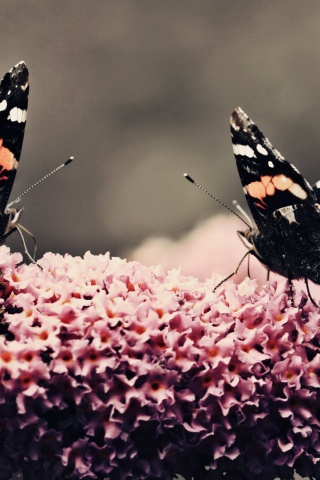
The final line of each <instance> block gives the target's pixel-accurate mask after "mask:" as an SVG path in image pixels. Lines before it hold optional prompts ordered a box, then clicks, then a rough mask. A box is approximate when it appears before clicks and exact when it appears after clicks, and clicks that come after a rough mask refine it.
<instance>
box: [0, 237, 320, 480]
mask: <svg viewBox="0 0 320 480" xmlns="http://www.w3.org/2000/svg"><path fill="white" fill-rule="evenodd" d="M20 260H21V258H20V256H19V255H17V254H14V255H12V254H10V252H9V249H8V248H7V247H5V246H2V247H1V248H0V269H1V278H0V285H1V289H0V304H1V323H0V478H10V477H11V476H12V475H13V474H23V475H24V476H25V478H34V479H40V478H41V479H42V478H46V477H47V476H48V475H49V473H48V472H50V476H52V478H56V479H62V478H63V479H86V480H87V479H90V478H94V479H101V480H102V479H106V478H107V479H109V480H116V479H117V480H118V479H120V480H121V479H123V480H126V479H139V480H140V479H150V480H154V479H165V480H166V479H167V480H169V479H172V477H173V476H174V474H177V473H179V474H181V475H182V476H183V477H185V478H186V479H190V478H192V477H194V478H197V479H203V478H206V479H208V480H209V479H214V480H220V479H221V478H237V479H242V480H249V479H253V480H260V479H275V478H277V477H278V478H282V479H286V478H292V476H293V473H294V471H297V472H298V473H299V474H300V475H302V476H309V477H316V478H319V477H320V461H319V459H320V456H319V449H320V418H319V403H320V381H319V375H320V367H319V359H320V329H319V311H318V309H317V308H316V307H315V306H314V305H313V304H312V303H311V302H310V301H309V300H308V298H307V296H306V294H305V293H304V292H303V291H302V290H298V291H297V292H296V294H295V298H294V302H295V306H294V307H293V306H292V305H291V298H290V293H289V289H288V286H287V283H286V281H285V280H282V279H280V280H277V281H272V282H271V283H268V284H266V285H265V286H263V287H259V288H258V286H257V282H256V281H254V280H249V279H245V280H244V281H243V282H242V283H240V284H239V285H237V284H235V283H234V282H233V281H229V282H226V283H225V284H223V285H221V286H220V287H219V288H218V289H217V291H216V292H213V287H214V285H215V283H216V279H208V280H206V281H204V282H203V281H200V280H198V279H196V278H194V277H191V276H189V277H185V276H183V275H182V274H181V272H180V271H179V270H177V269H173V270H170V271H169V272H167V273H165V271H164V270H163V269H162V268H161V267H159V266H157V267H145V266H143V265H141V264H140V263H138V262H136V261H135V262H126V261H125V260H122V259H119V258H113V259H111V258H110V257H109V255H99V256H94V255H92V254H90V253H87V254H86V255H85V256H84V258H83V259H82V258H79V257H76V258H73V257H71V256H69V255H66V256H65V257H62V256H60V255H54V254H51V253H48V254H46V255H45V256H44V257H43V259H41V260H40V261H39V265H40V266H41V267H42V268H39V266H37V265H20V266H16V263H17V262H19V261H20Z"/></svg>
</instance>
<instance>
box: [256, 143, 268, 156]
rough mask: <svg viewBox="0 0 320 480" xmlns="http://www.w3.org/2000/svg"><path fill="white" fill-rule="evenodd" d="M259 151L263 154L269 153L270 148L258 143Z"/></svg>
mask: <svg viewBox="0 0 320 480" xmlns="http://www.w3.org/2000/svg"><path fill="white" fill-rule="evenodd" d="M257 151H258V152H259V153H261V155H268V150H266V149H265V148H264V147H263V146H262V145H260V143H258V145H257Z"/></svg>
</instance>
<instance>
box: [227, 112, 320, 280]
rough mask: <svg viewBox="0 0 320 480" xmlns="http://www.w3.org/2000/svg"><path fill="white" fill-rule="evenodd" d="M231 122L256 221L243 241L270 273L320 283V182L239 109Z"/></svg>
mask: <svg viewBox="0 0 320 480" xmlns="http://www.w3.org/2000/svg"><path fill="white" fill-rule="evenodd" d="M230 123H231V134H232V143H233V150H234V154H235V158H236V163H237V167H238V171H239V176H240V180H241V183H242V186H243V189H244V192H245V195H246V199H247V202H248V205H249V208H250V210H251V213H252V216H253V218H254V221H255V223H256V227H254V228H249V229H248V230H247V231H244V232H239V234H240V237H241V238H242V239H243V241H244V243H245V244H246V246H247V247H248V248H249V250H250V253H252V254H253V255H255V256H256V257H257V258H258V259H259V260H260V261H261V262H262V263H263V264H264V265H265V266H266V267H267V268H268V269H269V270H271V271H273V272H276V273H279V274H280V275H283V276H284V277H286V278H288V279H289V280H293V279H299V278H305V279H310V280H311V281H313V282H314V283H317V284H320V204H319V203H318V201H319V198H320V195H319V192H320V184H319V183H317V184H316V185H315V186H314V187H311V185H310V184H309V182H308V181H307V180H306V179H305V178H304V177H303V176H302V175H301V174H300V172H299V171H298V170H297V168H296V167H295V166H294V165H292V164H291V163H289V162H287V161H286V160H284V158H283V157H282V155H281V154H280V153H279V152H278V151H277V150H276V149H275V148H273V146H272V145H271V143H270V142H269V140H268V139H267V138H265V136H264V135H263V133H262V132H261V131H260V130H259V128H258V127H257V126H256V125H255V124H254V123H253V122H252V120H251V119H250V118H249V117H248V116H247V115H246V114H245V113H244V112H243V111H242V110H241V109H240V108H237V109H236V110H235V111H234V112H233V114H232V116H231V122H230Z"/></svg>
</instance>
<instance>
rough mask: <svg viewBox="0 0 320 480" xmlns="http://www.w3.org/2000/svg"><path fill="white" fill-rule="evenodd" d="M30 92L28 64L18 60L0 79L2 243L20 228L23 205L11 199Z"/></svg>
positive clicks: (0, 228)
mask: <svg viewBox="0 0 320 480" xmlns="http://www.w3.org/2000/svg"><path fill="white" fill-rule="evenodd" d="M28 94H29V72H28V69H27V67H26V64H25V63H24V62H19V63H18V64H17V65H16V66H15V67H13V68H12V69H11V70H10V71H9V72H8V73H6V74H5V76H4V77H3V79H2V80H1V83H0V244H2V243H4V241H5V240H6V238H7V237H8V236H9V235H11V233H13V232H14V231H15V230H19V229H20V228H21V226H20V225H19V224H18V221H19V218H20V216H21V214H22V209H19V210H16V209H14V208H12V207H10V205H8V200H9V196H10V193H11V190H12V186H13V182H14V179H15V176H16V173H17V168H18V165H19V160H20V155H21V149H22V143H23V137H24V130H25V126H26V119H27V108H28ZM19 232H20V230H19ZM20 236H21V232H20Z"/></svg>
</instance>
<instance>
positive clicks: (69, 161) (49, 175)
mask: <svg viewBox="0 0 320 480" xmlns="http://www.w3.org/2000/svg"><path fill="white" fill-rule="evenodd" d="M73 160H74V157H70V158H68V160H67V161H66V162H64V163H62V164H61V165H59V167H57V168H55V169H54V170H52V171H51V172H49V173H47V175H45V176H44V177H42V178H40V180H38V181H37V182H35V183H34V184H33V185H31V186H30V187H29V188H27V190H25V191H24V192H23V193H21V195H19V196H18V197H17V198H16V199H15V200H13V201H12V202H10V203H9V205H8V208H10V207H11V206H12V205H14V204H15V203H18V202H20V200H21V198H22V197H24V196H25V195H26V194H27V193H29V192H30V190H32V189H33V188H35V187H37V186H38V185H39V183H42V182H43V181H44V180H47V178H49V177H51V175H53V174H54V173H56V172H58V171H59V170H61V168H63V167H66V166H67V165H69V163H71V162H72V161H73Z"/></svg>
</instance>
